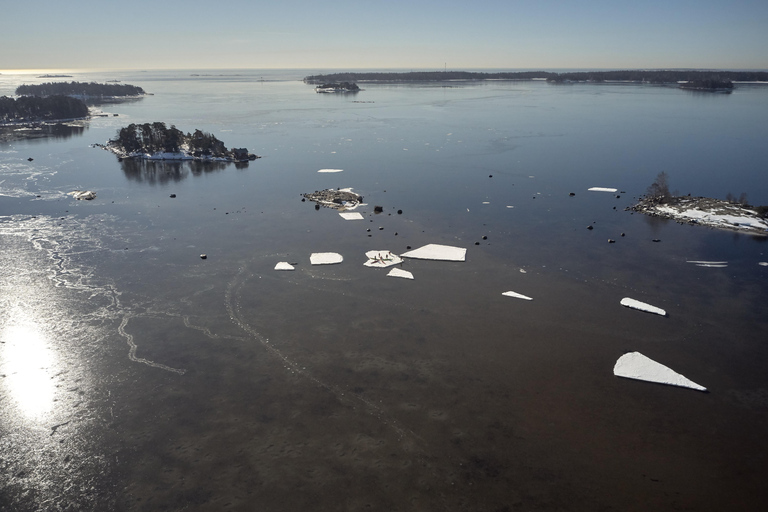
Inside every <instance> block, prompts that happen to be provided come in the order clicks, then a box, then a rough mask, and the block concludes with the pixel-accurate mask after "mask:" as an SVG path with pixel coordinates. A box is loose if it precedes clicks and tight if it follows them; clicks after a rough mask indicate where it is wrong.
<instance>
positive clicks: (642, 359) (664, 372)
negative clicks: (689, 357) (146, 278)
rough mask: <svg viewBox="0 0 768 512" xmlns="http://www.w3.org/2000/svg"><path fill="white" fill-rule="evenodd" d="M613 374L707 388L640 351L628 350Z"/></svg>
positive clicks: (674, 384)
mask: <svg viewBox="0 0 768 512" xmlns="http://www.w3.org/2000/svg"><path fill="white" fill-rule="evenodd" d="M613 374H614V375H616V376H617V377H625V378H627V379H636V380H644V381H647V382H656V383H659V384H668V385H670V386H680V387H683V388H691V389H695V390H697V391H706V390H707V388H705V387H704V386H700V385H698V384H696V383H695V382H693V381H691V380H689V379H687V378H685V377H683V376H682V375H680V374H679V373H677V372H676V371H674V370H672V369H670V368H668V367H666V366H664V365H663V364H661V363H657V362H656V361H654V360H653V359H650V358H648V357H646V356H644V355H643V354H641V353H640V352H628V353H626V354H624V355H623V356H621V357H620V358H619V359H618V361H616V366H614V367H613Z"/></svg>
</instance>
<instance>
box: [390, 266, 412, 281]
mask: <svg viewBox="0 0 768 512" xmlns="http://www.w3.org/2000/svg"><path fill="white" fill-rule="evenodd" d="M387 276H388V277H402V278H403V279H413V274H411V273H410V272H408V271H407V270H403V269H401V268H393V269H392V270H390V271H389V274H387Z"/></svg>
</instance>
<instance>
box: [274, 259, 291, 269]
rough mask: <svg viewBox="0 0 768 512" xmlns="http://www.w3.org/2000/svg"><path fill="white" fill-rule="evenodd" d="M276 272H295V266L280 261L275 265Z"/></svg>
mask: <svg viewBox="0 0 768 512" xmlns="http://www.w3.org/2000/svg"><path fill="white" fill-rule="evenodd" d="M275 270H293V265H291V264H290V263H288V262H287V261H280V262H278V264H277V265H275Z"/></svg>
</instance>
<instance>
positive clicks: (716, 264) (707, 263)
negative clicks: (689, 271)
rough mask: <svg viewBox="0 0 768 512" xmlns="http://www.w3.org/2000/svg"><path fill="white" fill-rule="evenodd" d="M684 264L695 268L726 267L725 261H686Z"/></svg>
mask: <svg viewBox="0 0 768 512" xmlns="http://www.w3.org/2000/svg"><path fill="white" fill-rule="evenodd" d="M686 263H693V264H694V265H696V266H697V267H712V268H726V267H727V266H728V262H727V261H686Z"/></svg>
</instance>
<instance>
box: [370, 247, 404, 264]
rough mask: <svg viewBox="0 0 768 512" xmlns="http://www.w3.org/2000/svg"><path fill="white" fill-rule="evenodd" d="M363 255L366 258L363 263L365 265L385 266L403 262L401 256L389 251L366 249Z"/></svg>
mask: <svg viewBox="0 0 768 512" xmlns="http://www.w3.org/2000/svg"><path fill="white" fill-rule="evenodd" d="M365 256H366V257H367V258H368V261H366V262H365V263H363V265H365V266H366V267H379V268H385V267H391V266H392V265H397V264H398V263H402V262H403V258H401V257H400V256H398V255H397V254H393V253H392V252H391V251H368V252H367V253H365Z"/></svg>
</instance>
